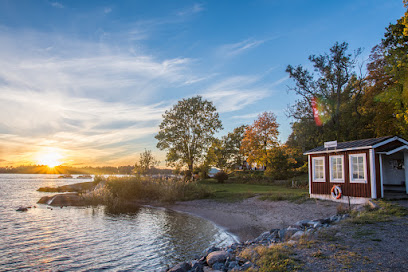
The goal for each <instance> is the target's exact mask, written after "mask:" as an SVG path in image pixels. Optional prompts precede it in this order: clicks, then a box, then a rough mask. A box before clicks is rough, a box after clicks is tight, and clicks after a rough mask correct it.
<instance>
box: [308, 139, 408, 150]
mask: <svg viewBox="0 0 408 272" xmlns="http://www.w3.org/2000/svg"><path fill="white" fill-rule="evenodd" d="M393 138H395V140H398V139H400V138H399V137H393V136H385V137H380V138H370V139H362V140H356V141H349V142H341V143H337V147H336V148H324V145H322V146H319V147H316V148H313V149H311V150H308V151H306V152H305V153H304V155H309V154H314V153H326V152H334V151H345V150H354V149H364V148H372V147H373V146H375V145H378V144H379V143H382V142H385V141H387V140H390V139H393ZM401 140H402V139H401Z"/></svg>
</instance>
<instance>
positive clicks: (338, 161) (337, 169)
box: [330, 156, 344, 182]
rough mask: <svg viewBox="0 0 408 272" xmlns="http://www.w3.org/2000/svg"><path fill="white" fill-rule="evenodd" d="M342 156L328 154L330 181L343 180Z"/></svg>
mask: <svg viewBox="0 0 408 272" xmlns="http://www.w3.org/2000/svg"><path fill="white" fill-rule="evenodd" d="M343 165H344V157H343V156H330V181H331V182H344V167H343Z"/></svg>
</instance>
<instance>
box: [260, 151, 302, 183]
mask: <svg viewBox="0 0 408 272" xmlns="http://www.w3.org/2000/svg"><path fill="white" fill-rule="evenodd" d="M295 153H296V150H295V149H293V148H290V147H287V146H286V145H278V146H275V147H274V148H272V149H271V150H269V152H268V155H267V160H268V161H267V162H268V164H267V165H268V167H267V168H266V171H265V175H266V176H269V177H271V178H272V179H276V180H280V179H287V178H290V177H292V176H293V175H294V174H295V168H296V165H297V161H296V159H295V157H296V155H295Z"/></svg>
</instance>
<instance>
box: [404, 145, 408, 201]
mask: <svg viewBox="0 0 408 272" xmlns="http://www.w3.org/2000/svg"><path fill="white" fill-rule="evenodd" d="M404 168H405V193H406V194H408V152H407V151H405V152H404Z"/></svg>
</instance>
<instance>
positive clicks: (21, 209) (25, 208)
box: [16, 207, 31, 212]
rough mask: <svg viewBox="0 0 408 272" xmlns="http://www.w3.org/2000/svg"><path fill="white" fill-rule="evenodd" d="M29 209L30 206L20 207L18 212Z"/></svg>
mask: <svg viewBox="0 0 408 272" xmlns="http://www.w3.org/2000/svg"><path fill="white" fill-rule="evenodd" d="M30 208H31V207H30ZM28 209H29V207H19V208H18V209H17V210H16V211H17V212H26V211H28Z"/></svg>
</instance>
